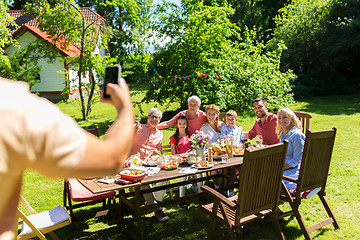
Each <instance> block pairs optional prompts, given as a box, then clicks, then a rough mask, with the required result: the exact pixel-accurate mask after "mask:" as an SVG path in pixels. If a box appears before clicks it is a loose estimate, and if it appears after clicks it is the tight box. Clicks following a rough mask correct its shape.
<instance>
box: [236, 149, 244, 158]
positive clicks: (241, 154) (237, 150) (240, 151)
mask: <svg viewBox="0 0 360 240" xmlns="http://www.w3.org/2000/svg"><path fill="white" fill-rule="evenodd" d="M244 151H245V150H244V148H242V147H239V148H233V155H234V157H241V156H244Z"/></svg>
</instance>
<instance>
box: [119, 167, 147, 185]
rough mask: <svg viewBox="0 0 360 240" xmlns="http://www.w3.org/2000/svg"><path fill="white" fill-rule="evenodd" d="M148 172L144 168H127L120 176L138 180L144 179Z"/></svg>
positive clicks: (134, 180) (133, 180)
mask: <svg viewBox="0 0 360 240" xmlns="http://www.w3.org/2000/svg"><path fill="white" fill-rule="evenodd" d="M146 176H147V174H146V173H145V172H144V171H142V170H137V169H126V170H123V171H121V172H120V177H121V178H122V179H125V180H129V181H132V182H137V181H140V180H142V179H144V178H145V177H146Z"/></svg>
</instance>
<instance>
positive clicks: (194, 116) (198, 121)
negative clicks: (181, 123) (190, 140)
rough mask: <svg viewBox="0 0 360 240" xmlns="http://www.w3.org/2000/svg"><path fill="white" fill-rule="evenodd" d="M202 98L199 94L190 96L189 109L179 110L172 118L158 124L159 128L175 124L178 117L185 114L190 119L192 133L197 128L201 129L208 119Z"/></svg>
mask: <svg viewBox="0 0 360 240" xmlns="http://www.w3.org/2000/svg"><path fill="white" fill-rule="evenodd" d="M200 105H201V100H200V98H199V97H198V96H191V97H189V98H188V109H187V110H184V111H181V112H179V113H178V114H176V115H175V116H174V117H173V118H172V119H170V120H169V121H166V122H162V123H160V124H159V125H158V129H164V128H169V127H173V126H175V122H176V119H177V118H178V117H179V116H185V117H186V119H187V121H188V126H189V133H190V135H192V134H193V133H195V131H196V130H200V128H201V126H202V125H203V124H204V122H205V120H206V115H205V113H204V112H203V111H201V110H200V109H199V108H200Z"/></svg>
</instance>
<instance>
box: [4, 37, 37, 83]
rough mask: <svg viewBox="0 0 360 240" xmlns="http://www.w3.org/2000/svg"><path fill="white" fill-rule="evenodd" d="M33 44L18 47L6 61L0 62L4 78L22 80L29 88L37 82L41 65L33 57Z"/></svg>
mask: <svg viewBox="0 0 360 240" xmlns="http://www.w3.org/2000/svg"><path fill="white" fill-rule="evenodd" d="M34 47H35V48H36V46H35V44H29V45H28V46H27V47H25V48H21V49H18V50H17V51H16V52H15V53H14V54H12V55H11V56H10V57H9V58H8V59H9V61H8V63H9V64H6V63H5V62H0V73H1V76H2V77H4V78H8V79H12V80H17V81H24V82H27V83H28V84H29V87H30V89H32V87H33V86H34V85H35V83H37V82H39V80H38V76H39V74H40V70H41V68H42V66H38V58H37V57H34V54H33V53H34V51H36V50H35V49H34Z"/></svg>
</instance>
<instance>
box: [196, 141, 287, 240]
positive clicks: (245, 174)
mask: <svg viewBox="0 0 360 240" xmlns="http://www.w3.org/2000/svg"><path fill="white" fill-rule="evenodd" d="M286 150H287V141H285V142H284V143H279V144H276V145H272V146H269V147H266V148H263V149H258V150H250V151H249V150H245V154H244V161H243V164H242V166H241V174H240V179H239V192H238V195H237V196H234V197H230V198H226V197H224V196H223V195H222V194H221V193H219V192H217V191H216V190H214V189H212V188H210V187H208V186H202V187H201V189H202V190H203V191H205V192H207V193H208V194H210V195H212V196H213V197H214V203H210V204H207V205H203V206H202V207H203V210H205V212H207V213H208V214H210V215H211V220H210V226H209V229H208V238H209V239H211V238H212V236H213V231H214V227H215V223H216V219H218V220H220V221H222V222H224V223H225V224H226V226H227V228H228V232H229V234H230V238H231V239H236V233H239V232H240V230H241V226H243V225H245V224H247V223H249V222H251V221H254V220H256V219H258V218H261V217H264V216H267V215H269V216H271V219H272V221H273V224H274V227H275V230H276V232H277V234H278V237H279V238H280V239H285V237H284V234H283V232H282V230H281V228H280V225H279V222H278V220H277V215H278V213H277V209H278V207H277V206H278V201H279V196H280V188H281V184H283V183H282V175H283V171H284V165H285V157H286Z"/></svg>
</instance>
